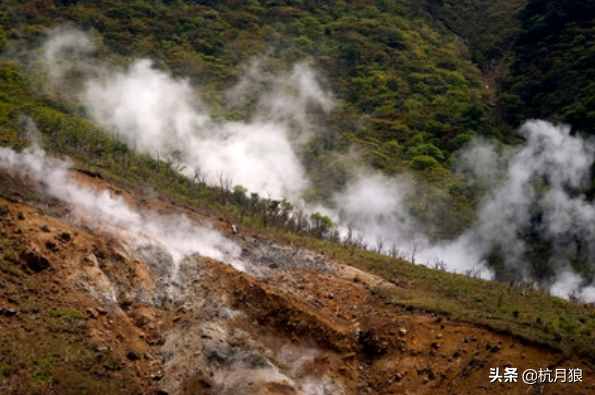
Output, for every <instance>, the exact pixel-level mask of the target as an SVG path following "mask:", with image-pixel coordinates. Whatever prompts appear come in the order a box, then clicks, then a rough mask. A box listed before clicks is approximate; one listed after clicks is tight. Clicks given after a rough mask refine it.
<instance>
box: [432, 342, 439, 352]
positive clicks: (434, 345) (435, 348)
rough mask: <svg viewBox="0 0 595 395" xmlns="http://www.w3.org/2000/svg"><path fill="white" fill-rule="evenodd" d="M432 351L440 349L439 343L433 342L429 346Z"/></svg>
mask: <svg viewBox="0 0 595 395" xmlns="http://www.w3.org/2000/svg"><path fill="white" fill-rule="evenodd" d="M431 347H432V350H439V349H440V343H438V342H433V343H432V344H431Z"/></svg>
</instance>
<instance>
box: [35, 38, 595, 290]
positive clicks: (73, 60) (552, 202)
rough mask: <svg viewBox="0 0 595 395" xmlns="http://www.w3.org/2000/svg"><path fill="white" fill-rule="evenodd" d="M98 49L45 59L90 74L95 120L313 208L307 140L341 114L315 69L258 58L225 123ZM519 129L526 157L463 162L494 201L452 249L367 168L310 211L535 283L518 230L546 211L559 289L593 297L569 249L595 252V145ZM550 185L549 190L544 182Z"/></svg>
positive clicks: (67, 46) (193, 165) (420, 254)
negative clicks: (328, 203)
mask: <svg viewBox="0 0 595 395" xmlns="http://www.w3.org/2000/svg"><path fill="white" fill-rule="evenodd" d="M90 43H91V40H90V39H89V38H88V37H87V36H86V35H85V34H84V33H81V32H78V31H75V30H56V31H54V32H52V33H51V34H50V36H49V39H48V40H47V43H46V44H45V46H44V50H43V51H44V52H43V54H44V59H45V65H46V66H47V67H48V76H49V77H50V80H51V83H52V84H54V85H56V84H58V83H59V80H60V78H61V77H62V76H64V75H67V72H68V70H69V69H72V68H75V69H77V70H79V71H83V73H84V74H85V79H84V83H83V88H82V89H81V90H80V92H78V96H79V98H80V100H81V101H82V103H83V104H84V105H85V107H86V109H87V110H88V111H89V114H90V116H91V117H92V118H93V119H94V120H95V121H96V122H97V123H99V124H100V125H102V126H103V127H105V128H106V129H108V130H109V131H111V132H113V133H114V134H115V135H117V136H118V137H119V138H120V139H121V140H122V141H124V142H126V143H127V144H128V145H129V146H130V147H131V148H133V149H136V150H138V151H141V152H145V153H148V154H150V155H153V156H159V157H160V158H164V157H165V158H168V159H170V160H174V161H176V162H177V164H179V165H180V168H181V169H183V170H181V171H183V172H184V174H186V175H187V176H194V175H195V173H198V174H202V175H204V176H205V177H206V178H207V181H208V182H209V183H211V184H217V183H219V182H220V181H221V180H229V184H230V186H231V185H243V186H244V187H246V188H247V189H248V190H249V191H251V192H258V193H259V194H260V195H262V196H267V197H272V198H286V199H288V200H289V201H291V202H292V203H294V204H296V205H300V206H302V205H304V202H303V200H302V195H303V193H304V191H306V190H307V188H308V187H309V185H310V181H309V179H308V177H307V174H306V171H305V170H304V166H303V165H302V163H301V162H300V155H299V153H300V150H301V148H302V147H303V144H304V143H305V142H307V141H308V138H309V137H310V136H312V135H313V134H314V133H319V132H320V131H319V130H317V128H316V126H315V123H314V122H312V121H311V117H310V114H311V113H312V111H319V112H328V111H331V110H332V108H333V95H331V94H329V93H328V92H326V91H325V90H324V89H323V88H322V87H321V85H320V84H319V78H318V77H317V75H316V73H315V72H314V71H313V69H312V68H311V67H310V66H309V65H308V64H306V63H301V64H297V65H296V66H294V67H293V68H292V69H291V70H289V71H288V72H287V73H286V75H280V76H271V75H270V74H267V73H265V72H264V71H263V68H262V67H261V65H260V63H259V62H252V63H250V64H248V65H247V66H246V67H245V73H244V74H245V75H244V78H242V80H241V81H240V82H239V83H238V84H237V85H236V86H235V87H234V88H233V89H231V90H230V91H228V92H226V95H225V96H226V98H227V100H228V102H229V103H230V104H232V105H233V104H241V103H245V102H247V101H249V100H254V98H255V97H256V102H255V103H254V112H253V113H252V114H251V116H249V117H247V120H245V121H236V122H231V121H220V120H217V118H216V117H215V116H213V115H212V114H211V111H210V109H209V108H208V107H207V106H206V105H205V104H204V103H203V102H201V100H200V99H199V97H198V95H197V91H196V89H195V87H193V86H191V84H190V82H189V81H188V80H185V79H179V78H174V77H172V76H171V75H170V74H169V73H167V72H165V71H162V70H159V69H157V68H156V67H155V66H154V65H153V64H152V62H151V61H150V60H148V59H140V60H137V61H134V62H132V63H131V64H130V65H129V66H128V67H125V68H117V67H115V66H111V65H109V64H106V63H101V62H98V61H91V59H90V57H88V56H87V55H88V54H89V53H90V52H92V51H91V50H92V45H91V44H90ZM521 133H522V134H523V136H524V137H525V138H526V144H525V145H524V146H522V147H520V148H519V149H517V150H516V151H512V150H509V151H507V152H500V151H498V150H497V149H496V147H494V146H492V145H491V144H490V143H487V142H485V141H480V140H477V141H475V142H474V143H473V144H471V145H470V146H469V147H468V149H467V150H466V151H465V152H464V153H463V154H462V155H461V161H460V168H461V169H462V171H466V172H468V173H469V175H470V176H471V178H472V179H473V180H475V183H476V184H477V185H478V186H480V187H482V188H484V189H486V190H488V193H487V195H486V197H485V199H484V201H483V202H482V204H481V206H480V210H479V213H478V215H477V221H476V223H475V224H474V225H473V226H471V227H470V228H469V230H468V231H466V232H465V233H464V234H462V235H460V236H459V237H457V238H456V239H454V240H452V241H445V242H438V243H436V242H431V241H430V240H429V238H428V237H427V236H426V235H425V234H424V232H423V230H422V229H423V228H422V226H420V224H419V223H417V222H416V221H415V219H414V218H412V216H411V215H409V214H408V210H407V207H406V205H407V202H408V201H409V199H415V188H414V187H413V185H414V183H413V181H412V180H410V179H409V178H407V177H398V178H389V177H386V176H384V175H381V174H379V173H378V172H374V171H371V170H366V169H360V171H359V172H358V174H356V175H354V176H353V177H352V180H351V182H349V183H348V185H347V186H346V187H345V189H344V190H342V191H339V192H338V193H336V195H335V196H334V198H333V199H332V200H333V203H334V204H333V207H325V206H320V205H315V206H314V205H310V206H306V207H305V208H306V211H308V212H313V211H314V210H319V211H321V212H323V213H325V214H327V215H329V216H331V217H332V218H333V219H334V220H335V221H337V222H338V223H339V224H340V226H339V230H340V232H341V233H342V234H343V235H344V236H345V235H346V234H347V228H348V225H352V226H353V228H354V229H355V234H356V235H357V237H360V238H361V239H363V240H365V241H366V243H367V244H368V246H370V247H374V246H375V245H378V244H379V242H380V243H382V245H383V251H384V252H387V250H388V249H390V248H393V247H394V248H395V249H397V250H399V251H401V253H403V254H404V255H405V256H406V257H407V258H413V257H415V260H416V262H419V263H424V264H428V265H434V264H436V263H440V264H441V265H444V266H445V268H446V269H447V270H449V271H454V272H460V273H471V274H473V275H476V276H480V277H482V278H488V279H489V278H493V277H494V273H493V272H492V270H491V269H490V268H489V267H488V266H487V264H486V263H485V257H486V256H487V255H488V254H489V253H490V251H492V250H493V249H494V248H497V247H500V248H502V249H503V252H504V253H505V254H504V255H505V257H506V261H505V264H506V265H508V266H509V267H512V268H514V269H515V270H516V271H517V272H519V273H521V275H522V276H524V278H523V279H524V280H531V278H530V276H531V274H530V270H529V267H528V266H527V264H526V263H525V261H524V260H523V259H522V256H523V253H524V252H525V251H526V246H525V245H524V242H523V240H522V238H521V237H520V235H519V231H520V230H521V229H522V228H523V227H526V226H527V225H528V224H529V221H530V220H531V217H530V212H531V210H532V209H533V208H534V207H539V208H540V209H541V210H543V213H544V218H543V226H542V229H541V230H540V231H541V232H542V233H543V236H544V238H545V239H548V240H551V241H552V242H553V243H554V246H555V247H557V248H558V249H557V250H556V251H559V252H560V253H559V254H554V256H553V257H552V261H551V262H549V263H548V264H551V267H555V272H556V275H557V277H556V281H553V282H552V283H551V284H550V286H551V289H552V291H553V292H554V293H556V294H557V295H560V296H565V297H567V296H569V295H570V294H572V293H574V294H578V295H579V296H581V297H583V298H584V299H586V300H589V301H593V300H595V296H594V294H595V292H593V290H592V285H590V284H585V283H584V282H583V281H582V280H580V278H579V277H577V276H578V275H577V274H576V273H574V271H573V269H572V267H571V266H570V260H569V259H570V258H569V256H570V255H571V252H572V251H569V248H570V247H568V243H565V240H566V239H567V237H568V235H569V234H570V235H572V236H574V237H578V238H579V239H580V240H582V241H584V242H585V243H586V245H587V246H588V248H589V249H595V247H594V246H592V245H591V244H593V242H592V240H595V239H594V238H593V237H592V236H593V224H594V223H595V222H594V221H593V219H594V217H595V213H594V209H593V206H592V205H591V204H590V203H588V202H587V201H586V200H585V198H584V197H583V196H582V195H581V194H580V193H579V194H576V193H570V192H568V191H569V188H570V189H573V190H575V191H576V190H579V191H580V190H581V188H582V187H584V186H585V183H586V182H587V181H588V180H587V178H588V176H589V168H590V165H591V164H592V162H593V151H594V150H593V144H592V143H591V142H588V141H584V140H582V139H581V138H579V137H573V136H571V135H570V133H569V129H568V128H566V127H563V126H554V125H552V124H549V123H546V122H540V121H533V122H529V123H527V124H526V125H525V126H524V127H523V128H522V129H521ZM544 178H546V179H547V180H548V186H547V188H546V192H545V193H543V185H542V184H540V182H539V180H540V179H544ZM453 215H456V213H455V214H453ZM588 256H589V257H590V258H591V257H593V256H595V253H593V254H591V253H589V254H588ZM589 287H591V288H589Z"/></svg>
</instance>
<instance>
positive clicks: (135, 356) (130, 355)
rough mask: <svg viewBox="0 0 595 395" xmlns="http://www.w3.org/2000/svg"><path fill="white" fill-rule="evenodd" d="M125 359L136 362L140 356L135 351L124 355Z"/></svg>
mask: <svg viewBox="0 0 595 395" xmlns="http://www.w3.org/2000/svg"><path fill="white" fill-rule="evenodd" d="M126 358H128V359H129V360H130V361H138V360H139V359H140V355H138V354H137V353H136V352H135V351H132V350H130V351H128V353H127V354H126Z"/></svg>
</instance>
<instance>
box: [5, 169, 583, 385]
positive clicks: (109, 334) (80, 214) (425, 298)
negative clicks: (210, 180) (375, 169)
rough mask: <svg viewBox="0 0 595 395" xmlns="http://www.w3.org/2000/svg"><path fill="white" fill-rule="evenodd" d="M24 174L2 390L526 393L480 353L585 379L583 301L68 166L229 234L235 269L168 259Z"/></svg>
mask: <svg viewBox="0 0 595 395" xmlns="http://www.w3.org/2000/svg"><path fill="white" fill-rule="evenodd" d="M21 171H22V172H23V174H24V175H26V174H29V176H25V177H23V176H19V175H17V174H18V172H17V174H11V173H12V172H11V173H6V172H2V173H1V178H0V179H1V180H2V183H1V184H0V194H1V196H2V197H1V198H0V209H1V211H0V232H1V235H2V246H1V250H0V251H1V258H0V264H1V266H0V278H2V284H3V286H2V288H0V309H1V310H0V311H1V314H0V328H1V330H2V331H3V333H11V336H10V337H4V338H3V340H2V341H1V342H0V368H1V369H0V375H1V380H0V389H2V391H3V393H10V394H33V393H40V394H46V393H47V394H50V393H60V394H69V393H73V394H75V393H76V394H80V393H88V394H100V393H106V392H108V393H110V394H112V393H113V394H116V393H122V394H130V393H147V394H151V393H158V394H165V393H168V394H190V393H192V394H227V393H230V394H231V393H237V392H238V391H241V393H244V394H307V395H308V394H395V393H415V394H425V393H444V394H447V393H453V392H455V393H461V392H466V393H494V394H495V393H502V392H503V391H506V393H518V394H525V393H526V392H527V388H528V387H527V386H526V385H524V384H520V383H517V384H504V383H502V384H489V378H488V373H489V368H490V367H504V366H513V367H517V368H519V369H521V370H523V369H527V368H539V367H543V368H546V367H547V368H550V369H555V368H565V369H568V368H580V369H583V375H584V379H583V382H582V383H578V384H561V383H559V384H551V385H547V386H546V391H548V392H550V391H551V393H559V392H564V393H568V394H575V393H576V394H582V393H589V392H591V391H593V390H595V381H594V380H595V376H594V375H593V368H592V365H591V364H592V363H593V361H592V360H590V359H589V357H591V358H592V356H593V349H592V346H593V335H594V331H593V328H594V327H595V311H594V310H593V308H592V307H588V306H579V305H573V304H569V303H568V302H563V301H561V300H558V299H555V298H550V297H546V296H544V295H543V294H539V293H536V292H534V291H529V292H528V293H525V292H526V291H523V292H521V291H520V290H515V289H509V288H507V287H506V286H504V285H498V284H495V283H487V282H484V281H480V280H473V279H469V278H465V277H463V276H457V275H452V274H448V273H444V272H438V271H433V270H429V269H425V268H422V267H417V266H415V265H412V264H410V263H405V262H401V261H395V260H393V261H391V260H390V259H388V258H383V257H381V256H377V255H374V254H370V253H367V255H365V256H361V255H360V254H361V252H357V253H355V255H354V252H353V251H352V252H350V251H348V250H345V249H336V247H333V246H332V245H328V246H326V247H324V245H318V244H317V243H316V242H314V241H313V240H308V239H307V238H305V239H304V238H297V239H295V238H294V239H293V241H292V242H291V243H289V242H288V241H287V240H286V239H285V238H286V237H288V236H289V235H287V236H283V234H278V233H276V232H263V231H262V230H258V231H256V232H255V231H253V230H251V229H250V228H242V229H240V230H239V232H238V230H237V229H236V228H234V227H232V226H231V224H230V223H229V222H227V221H225V220H223V219H218V218H216V217H213V216H212V215H211V214H209V212H208V211H204V210H200V211H199V210H196V209H194V208H191V207H187V206H180V205H179V204H177V203H175V202H174V201H172V200H170V199H167V198H166V197H165V196H163V195H156V196H155V197H153V198H147V197H146V196H145V197H143V198H139V197H137V196H139V194H138V192H137V191H135V189H134V188H133V189H122V187H121V186H117V185H116V184H113V183H112V182H110V181H109V180H107V179H105V178H103V177H102V176H100V175H99V174H97V173H89V172H86V171H85V172H82V171H76V170H73V171H71V172H69V174H68V175H67V177H68V178H69V179H70V180H71V181H70V182H71V183H72V184H71V185H77V187H76V188H79V189H81V190H87V191H89V193H91V194H97V196H108V195H109V196H112V198H111V199H118V200H117V201H123V202H126V203H125V204H126V205H127V207H130V209H132V210H145V213H146V214H145V217H146V218H148V215H149V214H148V213H149V212H159V213H160V214H159V215H161V216H163V215H181V214H183V215H184V216H185V217H186V218H188V219H189V220H190V221H191V222H192V223H195V224H196V226H206V225H209V224H210V226H212V227H213V229H215V230H217V231H218V232H221V234H222V235H223V236H224V237H225V238H227V239H228V240H230V241H231V242H233V243H237V244H238V245H239V246H241V254H240V255H239V259H240V260H241V261H242V262H243V264H242V266H238V264H237V263H235V264H234V263H232V264H231V265H230V264H229V261H228V260H227V259H226V258H222V259H223V261H219V260H216V259H211V258H208V257H204V256H200V255H193V256H188V257H185V258H184V260H183V261H181V262H180V266H179V268H178V269H174V268H175V267H176V266H175V265H174V264H173V262H172V259H173V258H172V255H170V250H168V247H167V246H165V248H164V247H163V246H160V245H159V244H151V241H150V240H148V241H147V242H148V244H147V242H143V243H141V244H138V243H136V242H135V241H134V240H135V238H136V237H137V236H138V235H137V234H135V233H128V232H126V230H125V229H126V228H125V227H124V228H121V230H119V231H115V229H114V228H112V227H111V226H110V225H108V224H109V222H104V221H106V220H105V219H101V218H102V216H103V217H105V214H101V213H99V212H94V211H86V210H88V209H85V208H83V209H82V211H81V208H80V207H77V206H76V205H75V206H72V205H71V204H66V202H63V201H61V200H60V199H56V198H51V197H49V196H48V195H47V192H46V191H47V189H46V188H47V186H44V185H43V184H39V183H38V182H37V181H36V180H35V176H34V174H35V173H28V172H27V170H25V169H21ZM31 176H33V177H31ZM128 188H131V187H128ZM50 191H51V189H50ZM105 193H107V194H108V195H104V194H105ZM114 202H116V200H114ZM96 209H99V206H98V207H97V208H96ZM147 210H149V211H147ZM98 215H100V216H98ZM197 231H198V230H197ZM293 237H295V236H293ZM283 240H285V241H283ZM300 245H301V246H300ZM226 261H227V263H226ZM358 261H359V263H357V262H358ZM376 261H379V262H378V265H376V266H375V264H374V262H376ZM345 263H352V264H356V265H357V266H361V267H362V268H366V269H367V270H372V271H377V272H378V274H380V275H381V276H384V277H385V278H386V279H383V278H382V277H379V276H375V275H372V274H369V273H367V272H365V271H361V270H359V269H356V268H355V267H353V266H349V265H346V264H345ZM432 287H437V288H434V289H432ZM496 296H497V297H496ZM496 299H497V300H496ZM478 301H480V302H479V303H478ZM482 317H484V318H482ZM553 325H556V327H554V326H553ZM558 325H559V326H558ZM31 339H35V342H32V341H31ZM562 350H565V351H564V352H562ZM581 355H583V356H582V357H581Z"/></svg>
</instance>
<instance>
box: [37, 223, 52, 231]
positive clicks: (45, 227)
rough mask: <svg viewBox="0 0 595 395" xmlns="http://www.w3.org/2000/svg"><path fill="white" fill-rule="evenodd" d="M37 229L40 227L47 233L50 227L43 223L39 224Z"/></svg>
mask: <svg viewBox="0 0 595 395" xmlns="http://www.w3.org/2000/svg"><path fill="white" fill-rule="evenodd" d="M39 229H41V230H42V232H45V233H49V232H50V227H49V226H47V225H45V224H44V225H41V226H40V227H39Z"/></svg>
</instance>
